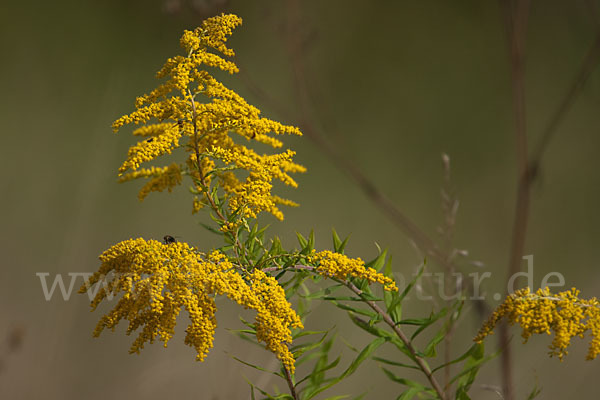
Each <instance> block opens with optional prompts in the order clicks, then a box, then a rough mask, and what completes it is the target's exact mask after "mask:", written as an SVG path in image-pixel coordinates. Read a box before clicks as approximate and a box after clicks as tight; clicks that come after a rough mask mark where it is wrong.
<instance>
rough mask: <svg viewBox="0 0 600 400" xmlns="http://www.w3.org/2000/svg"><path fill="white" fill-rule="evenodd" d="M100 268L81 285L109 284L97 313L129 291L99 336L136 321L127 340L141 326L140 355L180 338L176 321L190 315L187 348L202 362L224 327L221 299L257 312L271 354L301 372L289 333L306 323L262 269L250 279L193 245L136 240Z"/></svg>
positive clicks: (110, 253) (114, 250)
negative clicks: (217, 297)
mask: <svg viewBox="0 0 600 400" xmlns="http://www.w3.org/2000/svg"><path fill="white" fill-rule="evenodd" d="M100 260H101V262H102V264H101V266H100V268H99V270H98V271H97V272H96V273H94V275H93V276H92V277H91V278H90V280H89V281H88V282H87V283H86V284H85V285H84V286H82V287H81V289H80V293H83V292H85V291H87V290H88V288H90V287H91V285H94V284H97V283H102V285H101V287H100V289H99V290H98V292H97V294H96V296H95V298H94V299H93V300H92V302H91V306H92V310H95V309H96V307H97V306H98V305H99V304H100V303H101V302H102V300H104V299H106V298H107V297H112V296H113V295H117V294H119V293H122V296H121V298H120V299H119V301H118V303H117V304H116V305H115V306H114V307H113V309H112V310H111V311H109V312H108V313H107V314H106V315H104V316H103V317H102V318H101V319H100V321H99V322H98V324H97V326H96V329H95V331H94V336H99V335H100V333H101V332H102V331H103V330H104V329H105V328H109V329H112V330H114V329H115V327H116V326H117V324H118V323H119V322H120V321H121V320H123V319H124V320H127V321H129V326H128V328H127V334H128V335H129V334H131V333H133V332H134V331H137V330H138V329H140V328H141V331H140V332H139V334H138V337H137V339H136V340H135V341H134V343H133V344H132V346H131V349H130V352H131V353H139V351H140V350H141V349H142V348H143V347H144V344H145V343H148V342H149V343H153V342H154V340H155V339H157V338H158V339H159V340H161V341H163V342H164V344H165V347H166V346H167V342H168V341H169V340H170V339H171V337H172V336H173V334H174V332H175V324H176V320H177V316H178V315H179V313H180V312H181V310H182V309H185V310H186V311H187V312H188V314H189V318H190V324H189V325H188V327H187V329H186V337H185V343H186V344H187V345H189V346H193V347H194V348H195V349H196V352H197V359H198V360H200V361H202V360H203V359H204V358H205V356H206V355H207V353H208V351H209V350H210V348H211V347H212V345H213V338H214V333H215V328H216V326H217V322H216V319H215V312H216V306H215V300H214V296H215V295H226V296H227V297H228V298H229V299H231V300H233V301H235V302H237V303H238V304H240V305H242V306H244V307H245V308H249V309H253V310H256V312H257V315H256V321H255V322H256V323H255V327H256V336H257V339H258V340H259V341H263V342H264V343H266V347H267V349H268V350H270V351H272V352H273V353H275V355H276V356H277V357H278V358H279V359H280V360H281V361H282V362H283V363H284V365H286V367H287V368H288V369H289V370H290V371H291V372H293V371H294V358H293V356H292V354H291V352H290V351H289V349H288V347H287V343H291V341H292V335H291V331H290V328H291V327H297V328H302V323H301V321H300V318H299V317H298V315H297V314H296V312H295V311H294V310H293V309H292V308H291V304H290V303H289V302H288V301H287V300H286V298H285V292H284V291H283V289H282V288H281V286H279V284H278V283H277V281H276V280H275V279H274V278H272V277H270V276H267V275H266V274H265V273H264V272H262V271H260V270H255V271H253V272H251V273H245V275H242V273H244V272H243V271H239V270H237V269H236V268H235V266H234V265H233V264H232V263H231V262H230V261H228V260H227V259H226V257H225V256H224V255H223V254H222V253H219V252H216V251H215V252H213V253H211V254H209V255H205V254H202V253H199V252H198V251H196V250H195V249H193V248H191V247H189V246H188V245H187V244H186V243H181V242H175V243H170V244H163V243H161V242H158V241H156V240H144V239H141V238H140V239H129V240H126V241H123V242H121V243H118V244H116V245H114V246H112V247H111V248H110V249H108V250H106V251H105V252H104V253H103V254H102V255H101V256H100Z"/></svg>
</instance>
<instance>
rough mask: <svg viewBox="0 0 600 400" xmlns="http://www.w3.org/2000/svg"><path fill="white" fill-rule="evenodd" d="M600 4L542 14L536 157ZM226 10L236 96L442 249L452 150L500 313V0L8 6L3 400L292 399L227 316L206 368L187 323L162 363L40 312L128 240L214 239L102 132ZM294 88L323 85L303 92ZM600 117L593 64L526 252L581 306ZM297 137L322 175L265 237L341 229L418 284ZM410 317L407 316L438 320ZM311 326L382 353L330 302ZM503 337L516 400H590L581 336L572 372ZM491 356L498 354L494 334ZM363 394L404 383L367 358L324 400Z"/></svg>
mask: <svg viewBox="0 0 600 400" xmlns="http://www.w3.org/2000/svg"><path fill="white" fill-rule="evenodd" d="M599 10H600V4H599V2H597V1H584V0H577V1H543V2H542V1H534V2H533V3H532V5H531V9H530V13H529V23H528V30H527V39H526V50H525V53H526V64H525V65H526V75H525V76H526V84H525V92H526V109H527V134H528V139H529V141H530V143H532V146H534V145H535V144H536V143H537V142H538V141H539V139H540V135H541V133H542V131H543V129H544V127H545V126H546V125H547V123H548V121H549V119H550V117H551V116H552V115H553V113H554V112H555V110H556V108H557V107H558V105H559V103H560V102H561V100H562V99H563V98H564V96H565V94H566V93H567V90H568V88H569V87H570V86H571V85H572V83H573V80H574V79H575V77H576V76H577V74H578V71H579V69H580V67H581V65H582V62H583V60H584V58H585V55H586V54H587V52H588V51H589V49H590V47H591V46H592V44H593V42H594V38H595V37H596V36H597V34H598V32H599V31H598V26H599V21H600V12H599ZM222 11H227V12H234V13H236V14H238V15H239V16H241V17H242V18H243V19H244V24H243V26H242V27H240V28H238V29H237V31H236V32H235V34H234V36H233V38H232V39H231V44H232V46H233V47H234V48H235V49H236V51H237V57H236V60H237V61H238V62H239V64H240V66H241V69H242V74H241V75H240V76H234V77H231V78H226V79H227V83H228V84H229V85H230V86H231V87H232V88H234V89H236V90H237V91H238V92H239V93H240V94H242V95H243V96H245V97H246V98H247V100H248V101H249V102H250V103H252V104H255V105H257V106H258V107H259V108H261V109H262V110H263V113H264V114H265V115H266V116H268V117H271V118H274V119H277V120H280V121H282V122H285V123H291V124H301V125H303V124H304V125H305V124H308V125H310V126H311V127H312V129H313V130H314V131H315V132H318V133H319V135H321V136H320V137H322V138H324V139H323V140H326V141H327V142H328V143H331V144H332V146H333V147H334V148H335V149H338V150H339V152H340V153H341V154H343V155H344V157H345V158H346V159H347V160H348V162H350V163H352V165H354V166H355V167H356V168H358V169H360V170H362V171H363V172H364V174H365V175H366V176H367V177H369V179H370V180H371V181H372V183H373V184H375V185H376V186H377V187H378V188H380V190H381V191H382V192H383V193H385V194H386V195H387V196H388V197H389V198H390V199H392V200H393V202H394V203H395V204H396V206H397V207H398V208H399V209H401V210H402V211H403V212H404V213H405V214H406V215H408V216H409V217H410V218H411V219H412V220H413V221H415V223H416V224H417V225H418V226H419V227H420V228H421V229H422V230H423V231H424V232H426V233H427V234H428V235H429V236H431V237H432V238H435V239H436V240H441V238H440V237H439V235H438V234H437V233H436V228H437V227H438V226H439V225H440V224H441V223H442V222H443V213H442V207H441V200H440V188H441V187H442V185H443V168H442V163H441V154H442V153H446V154H448V155H449V156H450V159H451V162H452V170H451V173H452V175H451V176H452V186H453V187H454V189H455V193H456V195H457V197H458V198H459V200H460V209H459V213H458V217H457V222H456V226H455V237H454V240H453V242H452V246H455V247H456V248H459V249H467V250H468V251H469V257H468V258H465V259H464V260H461V261H460V263H461V265H462V267H463V268H464V270H465V271H467V272H472V271H480V272H481V271H490V272H492V277H491V279H488V280H486V281H485V285H484V289H485V291H486V293H487V294H488V299H490V302H491V303H492V304H494V302H493V300H491V295H492V294H493V293H499V292H503V290H504V289H503V286H504V281H505V270H506V266H507V264H508V254H509V247H510V238H511V229H512V222H513V213H514V203H515V200H514V199H515V193H516V174H517V173H516V156H515V154H516V152H515V134H514V115H513V111H512V97H511V96H512V95H511V85H510V63H509V56H508V54H509V52H508V45H507V40H506V32H505V26H504V19H503V16H502V9H501V7H500V5H499V4H498V2H480V1H466V0H464V1H458V2H447V1H427V2H409V1H339V0H330V1H298V2H288V1H274V0H269V1H267V0H253V1H242V0H231V1H225V0H188V1H187V2H186V1H184V0H180V1H176V0H170V1H166V2H165V1H148V0H144V1H142V0H125V1H124V0H121V1H114V0H107V1H75V0H72V1H68V0H60V1H53V2H45V1H32V2H17V1H2V3H1V4H0V57H1V60H2V61H1V62H0V88H1V90H2V96H1V97H0V115H1V121H2V128H1V132H2V141H1V146H0V165H1V169H0V171H1V173H2V181H1V182H2V188H1V190H0V193H1V194H0V213H1V224H2V229H1V230H0V254H1V255H2V256H1V258H0V259H1V260H2V261H1V263H2V267H1V268H0V321H1V322H0V359H1V365H0V368H1V369H0V398H2V399H40V398H44V399H55V398H56V399H74V398H87V399H104V398H108V397H112V398H144V399H159V398H180V399H192V398H194V399H232V398H249V389H248V385H247V384H246V383H245V382H244V378H243V377H244V376H246V377H248V378H249V379H251V380H252V381H253V382H255V383H258V384H259V385H262V386H264V387H266V388H269V389H272V388H273V385H275V384H277V385H278V386H279V387H280V388H281V389H284V383H283V382H276V381H275V380H274V379H272V377H271V376H269V375H268V374H261V373H259V372H258V371H255V370H252V369H250V368H248V367H245V366H243V365H241V364H240V363H238V362H237V361H235V360H233V359H232V358H231V356H232V355H235V356H238V357H240V358H242V359H245V360H248V361H252V362H255V363H264V364H265V365H267V366H269V365H271V366H272V367H273V366H274V365H273V359H272V357H271V356H270V355H269V354H267V353H266V352H265V351H264V350H262V349H260V348H258V347H252V346H249V345H248V344H247V343H246V342H243V341H241V340H239V339H237V338H235V337H234V336H233V335H231V334H230V333H228V332H227V331H226V330H225V328H226V327H230V328H240V325H241V324H240V323H239V321H238V317H237V316H238V314H239V312H240V311H239V309H238V308H236V307H234V306H232V305H230V304H228V303H227V301H222V302H219V303H218V304H219V312H218V314H217V317H218V320H219V324H220V327H219V329H218V332H217V337H216V340H215V347H214V349H213V350H212V352H211V354H210V356H209V357H208V358H207V360H206V361H205V362H204V363H197V362H195V361H194V352H193V350H192V349H190V348H188V347H186V346H185V345H183V343H182V338H183V335H182V331H183V328H182V327H180V330H179V333H178V334H177V335H176V337H175V338H174V339H173V340H172V341H171V343H170V344H169V348H168V349H163V348H162V346H161V345H160V344H155V345H153V346H149V347H147V348H146V349H145V350H144V351H143V352H142V354H141V355H139V356H130V355H128V354H127V351H128V349H129V344H130V343H131V341H132V340H133V338H131V337H126V336H125V335H124V334H123V332H124V329H119V330H118V332H117V333H116V334H112V333H105V334H103V335H102V336H101V338H100V339H93V338H92V337H91V332H92V330H93V327H94V325H95V322H96V320H97V319H98V318H99V316H100V315H99V314H98V313H94V314H92V313H90V312H89V306H88V301H87V297H86V296H81V295H73V296H72V297H71V298H70V299H69V300H68V301H64V300H63V299H62V297H61V296H60V295H59V293H55V295H54V297H53V298H52V300H51V301H46V300H45V298H44V295H43V292H42V288H41V284H40V279H39V278H38V277H37V276H36V273H38V272H47V273H50V279H53V277H54V276H55V274H58V273H61V274H64V276H65V278H66V279H67V283H69V282H68V276H67V275H66V274H68V273H70V272H71V273H72V272H91V271H94V270H95V269H96V268H97V266H98V263H97V256H98V254H99V253H101V252H102V251H103V250H104V249H106V248H107V247H109V246H110V245H112V244H114V243H116V242H118V241H120V240H123V239H127V238H129V237H138V236H143V237H145V238H156V239H160V238H162V237H163V236H164V235H165V234H170V235H174V236H179V237H180V238H181V240H185V241H188V242H190V243H192V244H194V245H196V246H198V247H200V248H206V249H210V248H211V247H213V246H218V245H219V244H220V242H219V240H218V237H216V236H214V235H211V234H210V233H207V232H206V231H205V230H204V229H203V228H202V227H201V226H200V225H199V224H198V222H199V221H202V220H206V219H207V216H206V215H205V214H203V215H200V216H198V215H196V216H192V215H191V205H190V201H189V198H188V194H187V193H186V190H185V188H181V189H180V190H178V191H176V192H175V193H172V194H153V195H150V196H149V198H147V199H146V201H145V202H143V203H139V202H138V200H137V197H136V193H137V190H138V189H139V183H130V184H126V185H120V184H118V183H117V179H116V170H117V168H118V166H119V165H120V163H121V161H122V159H123V157H124V156H125V154H126V151H127V148H128V146H129V145H130V144H131V143H132V142H133V141H132V138H131V137H130V136H129V135H128V134H127V133H125V132H124V133H122V134H119V135H114V134H112V132H111V129H110V124H111V122H112V121H113V120H114V119H115V118H117V117H119V116H120V115H122V114H125V113H128V112H129V111H131V110H132V107H133V100H134V98H135V96H137V95H140V94H142V93H145V92H147V91H149V90H150V89H151V88H153V87H154V85H155V84H156V82H155V80H154V73H155V71H157V70H158V69H159V68H160V67H161V65H162V63H163V62H164V60H165V59H166V58H167V57H170V56H172V55H174V54H176V53H177V52H178V51H179V47H178V39H179V36H180V35H181V33H182V31H183V30H184V29H192V28H194V27H195V26H198V25H199V24H200V22H201V20H202V19H203V18H205V17H208V16H212V15H215V14H217V13H220V12H222ZM290 38H293V39H290ZM298 66H301V70H300V73H299V71H298ZM299 74H300V75H299ZM298 79H300V83H303V84H304V85H305V86H308V87H309V89H310V90H309V93H310V95H309V97H308V98H304V99H303V96H306V92H305V91H304V90H303V89H301V88H300V89H299V86H298V82H299V81H298ZM257 87H258V88H260V90H257V89H256V88H257ZM307 104H308V107H307V106H306V105H307ZM599 110H600V68H596V69H594V70H593V72H592V73H591V75H590V77H589V79H588V80H587V82H586V84H585V86H584V87H583V88H582V90H581V92H580V94H579V95H578V97H577V99H576V101H575V102H574V104H573V106H572V107H571V108H570V109H569V111H568V113H567V114H566V115H565V117H564V118H563V119H562V120H561V122H560V125H559V126H558V129H557V131H556V134H555V135H554V136H553V139H552V141H551V143H550V145H549V147H548V149H547V152H546V153H545V155H544V158H543V160H542V164H541V168H540V171H539V176H538V179H537V180H536V182H535V185H534V186H533V190H532V204H531V213H530V219H529V231H528V234H527V241H526V247H525V254H532V255H533V256H534V286H535V287H538V286H539V285H540V282H541V279H542V278H543V276H544V275H545V274H546V273H548V272H551V271H559V272H560V273H562V274H563V276H564V277H565V286H566V288H570V287H571V286H577V287H578V288H579V289H581V290H582V293H583V296H584V297H592V296H598V294H599V292H600V265H599V262H598V256H597V255H598V247H599V246H598V245H599V244H600V228H599V226H600V213H598V211H597V206H598V204H600V190H599V189H600V173H599V172H598V162H597V160H598V154H599V150H600V136H599V135H598V131H599V128H600V112H599ZM286 143H287V144H288V145H289V146H290V147H292V148H294V149H295V150H296V151H297V160H298V161H299V162H301V163H303V164H304V165H306V166H307V167H308V172H307V173H306V174H304V175H303V176H300V177H298V180H299V183H300V188H299V189H297V190H294V191H293V192H291V191H289V192H287V191H286V194H288V195H289V196H290V197H292V198H293V199H295V200H297V201H298V202H299V203H301V207H300V208H297V209H288V210H287V212H286V220H285V222H282V223H280V222H277V221H275V220H273V219H272V218H269V217H264V218H263V221H264V222H265V223H272V227H271V230H270V231H271V233H272V234H273V235H278V236H280V237H281V238H282V240H283V242H284V244H287V245H288V246H290V247H292V246H294V244H295V243H294V240H295V239H294V238H295V232H296V231H298V232H302V233H304V234H308V232H310V230H311V229H314V231H315V234H316V237H317V246H318V247H320V248H326V247H329V246H330V241H331V239H330V237H331V228H332V227H335V228H336V230H337V231H338V232H339V233H340V235H348V234H351V235H352V236H351V241H350V243H349V246H348V249H347V250H348V253H349V254H350V255H353V256H360V257H362V258H364V259H370V258H373V257H375V256H376V255H377V253H378V250H377V247H376V245H375V243H378V244H379V245H380V246H381V247H383V248H388V249H389V251H390V252H391V253H392V254H393V257H394V264H393V265H394V270H395V271H396V272H397V273H402V274H405V275H406V276H408V275H410V274H411V273H412V272H413V271H414V270H415V268H416V267H417V266H418V265H419V264H420V262H421V261H422V259H423V254H422V253H421V252H419V251H418V250H417V249H416V248H415V246H414V245H412V244H411V239H410V237H407V235H405V234H404V233H403V232H402V231H401V230H399V229H398V228H397V227H396V226H395V225H394V224H393V223H392V222H391V221H390V219H389V218H388V216H386V215H385V214H384V213H382V212H381V211H380V210H379V208H377V207H376V206H375V205H374V204H373V203H371V202H370V201H369V200H368V199H367V198H366V197H365V196H364V194H363V192H362V191H361V190H360V189H359V188H358V187H357V185H356V184H355V182H354V181H353V180H352V179H350V178H349V177H348V176H347V174H346V173H345V171H344V170H343V169H340V168H338V167H337V166H336V163H335V162H334V161H333V160H332V159H331V157H330V156H329V155H328V154H327V153H325V152H323V148H322V146H321V145H319V144H317V143H315V141H313V140H311V139H310V138H309V137H307V136H305V137H303V138H289V139H288V140H286ZM440 243H441V242H440ZM472 260H477V261H481V262H482V263H483V264H484V266H476V265H472V264H469V262H468V261H472ZM430 265H431V267H430V268H431V271H432V272H436V271H441V269H440V268H439V266H438V265H437V264H436V263H435V262H431V263H430ZM79 279H81V278H79ZM80 283H81V281H80V280H78V281H77V282H76V285H75V289H77V287H78V286H79V284H80ZM424 290H427V289H426V288H424ZM409 304H410V305H411V306H412V308H411V309H410V311H407V312H408V313H409V314H411V315H415V316H416V315H420V314H423V313H428V312H429V311H430V310H431V309H432V307H435V306H436V304H435V303H432V302H424V301H417V300H413V301H411V302H410V303H409ZM473 313H474V308H473V305H472V304H469V303H467V305H466V315H465V317H463V319H462V320H461V323H460V326H459V330H458V331H457V333H456V334H455V335H454V339H453V347H452V349H451V351H452V353H453V354H456V355H457V354H460V353H461V352H462V350H463V349H465V346H468V345H469V342H470V340H471V338H472V337H473V336H474V334H475V333H476V331H477V328H478V324H479V322H480V321H479V322H478V321H477V320H476V319H477V318H474V317H473V315H474V314H473ZM182 322H183V321H182ZM307 326H308V328H310V329H320V328H328V327H332V326H336V327H337V331H338V334H339V335H340V336H341V337H343V338H344V340H345V341H347V342H348V343H349V344H351V345H353V346H356V347H360V346H361V345H363V344H364V343H366V341H367V339H368V338H366V337H365V335H363V334H362V333H361V332H358V331H357V330H356V329H354V328H353V327H352V326H351V325H350V324H349V323H348V321H347V318H346V317H345V316H344V315H343V314H341V313H338V314H336V313H334V312H333V310H332V309H331V308H330V307H327V306H325V305H321V306H319V307H317V309H316V310H315V312H314V313H313V314H312V315H311V317H310V318H309V319H308V324H307ZM121 328H122V327H121ZM511 333H512V334H513V335H514V338H513V351H514V354H515V365H514V368H515V382H516V387H517V392H518V395H519V397H518V398H525V397H526V394H527V393H529V392H530V391H531V389H532V388H533V387H534V385H535V384H536V382H537V384H538V385H539V386H540V387H541V388H542V394H541V398H544V399H559V398H567V397H570V398H595V396H596V395H597V393H598V389H597V385H596V382H595V380H594V379H595V377H598V375H599V373H600V361H598V360H596V361H594V362H585V361H584V356H585V352H586V349H587V340H586V341H582V340H579V339H574V345H573V347H572V349H571V352H570V354H569V356H568V357H567V358H566V360H565V361H564V362H562V363H560V362H559V361H558V360H557V359H549V358H548V357H547V355H546V352H547V348H546V346H547V345H548V344H549V342H550V340H551V338H550V337H536V338H533V339H532V340H531V342H530V343H528V344H527V345H522V344H521V340H520V337H519V331H518V330H516V329H513V330H512V331H511ZM488 343H489V345H488V350H489V351H493V350H494V348H495V346H496V343H495V341H494V340H490V341H489V342H488ZM335 352H337V353H339V354H342V355H343V358H342V364H343V363H344V362H345V363H346V364H347V363H348V362H349V361H350V360H351V359H352V357H353V356H354V354H353V353H352V351H351V350H349V349H348V348H347V347H346V346H344V345H343V344H342V342H341V341H340V342H339V346H338V348H336V349H335ZM337 353H336V355H337ZM383 353H385V351H384V352H383ZM407 376H411V375H410V374H409V375H407ZM500 382H501V381H500V375H499V369H498V360H496V361H493V362H491V363H490V364H488V365H487V366H486V367H485V368H484V369H483V371H482V373H481V375H480V377H479V379H478V380H477V387H476V388H475V389H474V391H473V398H477V399H498V398H500V397H499V395H498V394H497V393H495V391H494V388H496V387H498V386H499V385H500ZM363 392H368V393H367V395H366V397H365V398H368V399H376V398H377V399H378V398H395V397H396V396H397V395H398V394H399V393H400V392H401V387H400V386H397V385H395V384H393V383H391V382H390V381H388V380H387V379H386V378H385V377H384V375H383V373H382V372H381V371H380V370H379V368H378V367H377V365H376V364H375V363H373V362H371V363H368V364H366V366H365V367H364V368H362V369H359V371H358V372H357V373H356V374H355V375H353V376H352V377H351V378H350V379H349V380H348V381H347V382H346V383H345V384H344V385H343V386H342V387H336V388H334V389H332V390H330V391H328V392H326V394H327V395H330V396H331V395H334V394H336V393H338V394H339V393H348V394H360V393H363ZM323 398H324V397H323Z"/></svg>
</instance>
